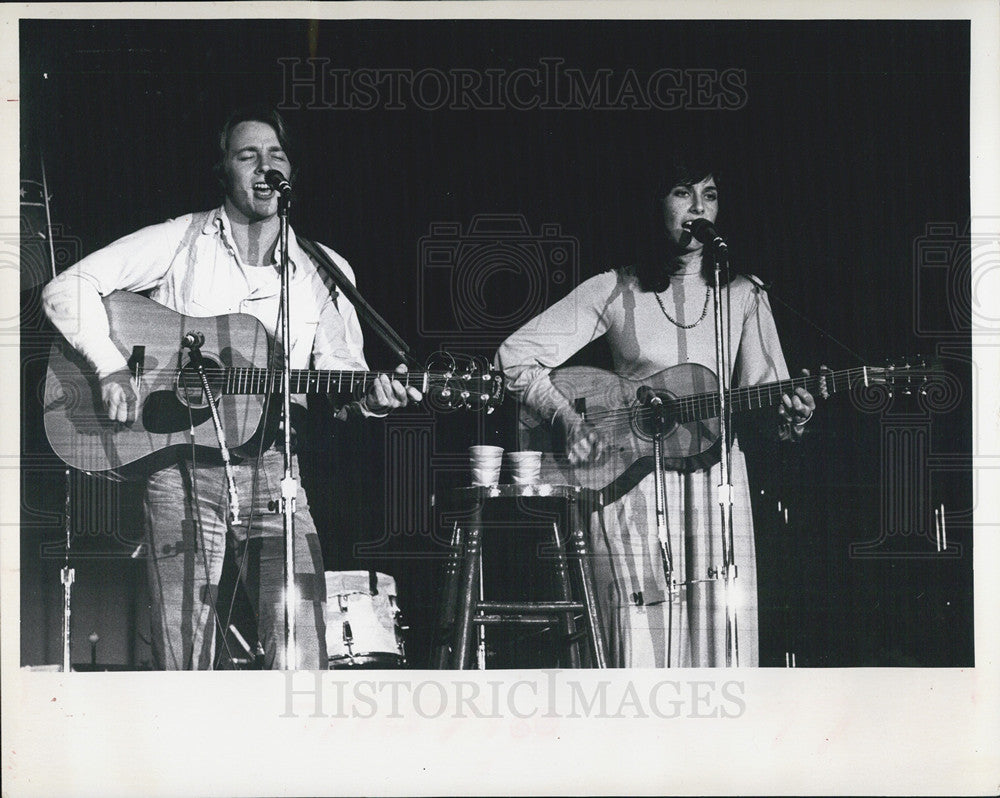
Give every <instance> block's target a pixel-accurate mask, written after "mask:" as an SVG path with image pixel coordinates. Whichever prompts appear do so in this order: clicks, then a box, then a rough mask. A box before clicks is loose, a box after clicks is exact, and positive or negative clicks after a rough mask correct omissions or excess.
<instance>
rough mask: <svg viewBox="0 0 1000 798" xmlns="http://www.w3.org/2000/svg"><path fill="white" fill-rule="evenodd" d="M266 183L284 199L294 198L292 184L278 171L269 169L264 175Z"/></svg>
mask: <svg viewBox="0 0 1000 798" xmlns="http://www.w3.org/2000/svg"><path fill="white" fill-rule="evenodd" d="M264 182H265V183H267V184H268V185H269V186H270V187H271V188H273V189H274V190H275V191H277V192H278V193H279V194H280V195H281V196H282V197H284V198H285V199H288V198H289V197H290V196H292V184H291V183H289V182H288V178H287V177H285V176H284V175H283V174H281V172H279V171H278V170H277V169H269V170H268V171H267V172H266V173H265V174H264Z"/></svg>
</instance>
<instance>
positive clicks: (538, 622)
mask: <svg viewBox="0 0 1000 798" xmlns="http://www.w3.org/2000/svg"><path fill="white" fill-rule="evenodd" d="M472 623H473V624H478V625H479V626H552V625H554V624H556V623H559V616H557V615H477V616H475V617H474V618H473V619H472Z"/></svg>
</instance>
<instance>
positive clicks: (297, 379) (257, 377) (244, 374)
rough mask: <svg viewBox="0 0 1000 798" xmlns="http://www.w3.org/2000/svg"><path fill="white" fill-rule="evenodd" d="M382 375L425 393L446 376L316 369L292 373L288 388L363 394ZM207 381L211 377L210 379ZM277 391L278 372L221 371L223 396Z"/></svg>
mask: <svg viewBox="0 0 1000 798" xmlns="http://www.w3.org/2000/svg"><path fill="white" fill-rule="evenodd" d="M380 374H386V375H387V376H390V377H392V378H394V379H397V380H399V381H400V382H401V383H402V384H403V385H404V386H405V387H410V386H413V387H415V388H418V389H419V390H421V391H423V392H426V391H427V389H428V387H429V386H430V385H431V384H432V383H434V382H435V376H437V378H438V381H440V380H442V379H445V378H446V375H444V374H441V375H434V374H433V373H432V372H429V371H416V372H407V373H406V374H395V373H392V372H380V371H329V370H320V369H292V370H291V374H290V382H289V384H290V387H291V392H292V393H334V394H347V393H354V392H355V391H356V390H357V391H365V390H367V389H368V387H369V386H370V385H371V384H372V383H373V382H374V381H375V380H376V379H378V377H379V375H380ZM210 379H211V377H210ZM280 390H281V371H279V370H276V369H266V368H228V369H225V370H224V371H223V381H222V391H223V393H227V394H266V393H278V392H279V391H280Z"/></svg>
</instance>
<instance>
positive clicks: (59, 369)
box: [43, 291, 503, 478]
mask: <svg viewBox="0 0 1000 798" xmlns="http://www.w3.org/2000/svg"><path fill="white" fill-rule="evenodd" d="M104 306H105V308H106V309H107V312H108V321H109V324H110V330H111V338H112V340H113V341H114V343H115V345H116V346H117V347H118V349H119V351H120V352H121V353H122V355H124V357H125V358H126V359H127V360H128V365H129V369H130V371H131V372H132V376H133V379H134V381H135V382H136V384H137V385H138V386H139V395H140V398H141V400H142V403H141V407H140V409H139V413H138V418H137V419H136V420H135V422H134V423H131V424H122V423H118V422H114V421H109V420H108V418H107V414H106V412H105V410H104V405H103V402H102V400H101V389H100V384H99V382H98V380H97V378H96V375H95V374H94V373H93V370H92V369H91V368H90V366H89V364H88V363H87V362H86V361H85V360H84V358H83V357H82V356H81V355H80V354H79V353H77V352H76V350H74V349H73V348H72V347H71V346H69V344H68V343H67V342H66V341H64V340H60V341H59V342H57V343H55V344H53V346H52V350H51V352H50V354H49V361H48V369H47V372H46V379H45V394H44V400H43V412H44V421H45V433H46V436H47V437H48V440H49V444H50V445H51V446H52V449H53V450H54V451H55V453H56V455H58V456H59V458H60V459H61V460H62V461H63V462H64V463H66V464H67V465H69V466H71V467H73V468H77V469H80V470H82V471H91V472H110V474H114V475H117V476H119V477H121V478H131V477H135V476H139V475H141V474H142V473H145V472H146V471H148V470H151V469H152V468H155V467H157V465H158V464H160V463H162V462H165V461H166V458H167V457H168V455H169V454H170V453H171V452H172V451H173V450H176V449H177V448H178V447H190V446H192V445H195V446H198V447H203V448H207V449H215V450H216V451H217V450H218V449H219V443H218V436H217V434H216V429H215V423H216V422H215V421H213V418H212V416H213V413H212V407H211V406H210V405H209V402H208V399H207V397H206V392H205V390H204V383H203V376H202V373H203V374H204V379H205V380H206V381H207V383H208V387H209V393H210V394H211V396H212V398H213V400H214V405H215V410H216V411H217V416H218V419H219V423H220V425H221V427H222V429H223V432H224V440H225V442H226V446H227V448H228V449H229V450H230V451H231V452H232V453H233V454H235V455H236V456H251V455H253V454H255V453H256V452H257V451H259V449H260V447H261V445H262V444H266V443H267V442H269V440H270V439H273V437H274V435H275V433H276V432H277V429H278V418H277V416H278V411H279V410H280V407H281V402H280V401H279V399H278V398H277V397H276V395H277V394H280V388H281V382H282V375H281V370H280V369H279V368H275V367H274V364H275V362H276V360H275V358H276V357H278V353H276V352H275V347H274V346H273V342H272V340H271V338H270V336H269V335H268V334H267V331H266V330H265V329H264V326H263V325H262V324H261V323H260V321H258V320H257V319H256V318H254V317H253V316H248V315H246V314H242V313H234V314H229V315H222V316H211V317H193V316H185V315H183V314H180V313H176V312H175V311H173V310H170V309H169V308H166V307H164V306H163V305H161V304H159V303H158V302H154V301H153V300H151V299H146V298H145V297H143V296H140V295H138V294H132V293H127V292H124V291H116V292H115V293H112V294H109V295H108V296H107V297H105V298H104ZM190 342H198V343H199V344H200V346H199V351H200V355H201V358H200V362H201V369H202V373H200V372H199V369H198V367H197V366H196V364H195V362H194V360H193V359H192V354H191V350H190V348H189V347H188V346H187V345H186V344H188V343H190ZM277 362H280V360H278V361H277ZM380 373H385V372H376V371H328V370H317V369H293V370H292V371H291V393H292V394H300V393H303V394H304V393H326V394H334V395H339V396H343V397H352V396H360V395H361V394H363V393H364V391H365V390H366V389H367V388H368V387H369V386H370V385H371V383H372V381H373V380H375V379H376V378H377V377H378V375H379V374H380ZM395 377H396V378H397V379H399V380H401V381H402V382H404V384H406V385H410V386H413V387H416V388H418V389H420V390H421V391H422V392H423V394H424V396H425V401H426V403H427V404H428V405H429V406H430V407H431V408H432V409H435V410H442V411H444V410H453V409H458V408H465V409H470V410H477V411H478V410H484V411H486V412H492V411H493V409H494V408H495V407H497V405H499V404H500V402H501V401H502V400H503V379H502V376H501V375H499V374H498V373H496V372H495V371H493V370H492V369H491V368H490V367H489V366H488V364H486V363H485V362H484V361H482V360H480V359H476V358H464V359H462V358H458V357H455V356H452V355H449V354H447V353H438V354H437V355H435V356H434V357H432V358H431V360H430V362H429V363H428V364H427V368H426V370H424V371H412V372H409V373H407V374H406V375H395Z"/></svg>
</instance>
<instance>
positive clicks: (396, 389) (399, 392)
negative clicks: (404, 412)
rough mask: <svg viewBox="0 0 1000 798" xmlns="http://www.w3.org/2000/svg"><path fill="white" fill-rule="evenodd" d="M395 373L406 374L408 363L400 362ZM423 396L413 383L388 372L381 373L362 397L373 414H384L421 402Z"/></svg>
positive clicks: (366, 408)
mask: <svg viewBox="0 0 1000 798" xmlns="http://www.w3.org/2000/svg"><path fill="white" fill-rule="evenodd" d="M395 374H398V375H404V374H406V365H405V364H403V363H400V364H399V365H398V366H397V367H396V371H395ZM423 398H424V397H423V394H422V393H420V391H419V390H417V389H416V388H414V387H413V386H412V385H405V384H404V382H403V381H402V380H399V379H396V378H395V377H390V376H389V375H388V374H379V375H378V376H377V377H376V378H375V380H374V381H373V382H372V384H371V387H370V388H369V389H368V391H367V392H366V393H365V395H364V396H363V397H361V404H362V405H363V406H364V409H365V410H367V411H368V412H369V413H371V414H372V415H376V416H382V415H385V414H386V413H388V412H389V411H390V410H395V409H396V408H397V407H405V406H406V405H408V404H410V403H411V402H419V401H421V400H422V399H423Z"/></svg>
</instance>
